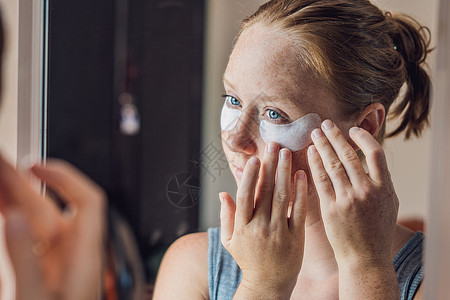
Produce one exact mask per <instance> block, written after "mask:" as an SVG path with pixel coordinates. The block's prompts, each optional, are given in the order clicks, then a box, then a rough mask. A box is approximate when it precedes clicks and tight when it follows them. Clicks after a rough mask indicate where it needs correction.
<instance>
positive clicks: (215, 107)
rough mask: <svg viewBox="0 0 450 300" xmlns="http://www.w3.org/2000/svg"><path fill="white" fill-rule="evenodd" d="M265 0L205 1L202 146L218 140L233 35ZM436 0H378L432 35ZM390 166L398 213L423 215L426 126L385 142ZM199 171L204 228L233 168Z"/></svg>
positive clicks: (229, 184)
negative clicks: (419, 134) (407, 137)
mask: <svg viewBox="0 0 450 300" xmlns="http://www.w3.org/2000/svg"><path fill="white" fill-rule="evenodd" d="M264 2H265V0H251V1H250V0H247V1H245V0H241V1H239V0H209V1H207V19H206V26H207V28H206V41H205V43H206V44H205V54H206V61H205V73H204V75H205V90H204V99H205V101H204V104H203V105H204V116H203V136H202V137H203V147H206V146H207V145H208V144H210V143H213V144H214V145H215V146H221V143H220V138H219V122H218V119H219V113H220V109H221V105H222V102H221V101H220V95H221V94H223V86H222V81H221V79H222V75H223V72H224V71H225V67H226V64H227V60H228V56H229V54H230V52H231V45H232V41H233V38H234V36H235V34H236V32H237V30H238V25H239V23H240V20H242V18H243V17H245V16H247V15H249V14H251V13H253V12H254V11H255V10H256V9H257V7H258V6H259V5H260V4H262V3H264ZM437 2H438V1H437V0H429V1H423V0H376V1H374V3H376V4H377V5H379V7H380V8H382V9H385V10H391V11H398V12H403V13H407V14H409V15H411V16H413V17H416V18H417V19H418V20H419V21H420V22H422V24H424V25H426V26H428V27H430V29H431V31H432V37H433V36H434V37H435V36H436V25H437V24H436V17H435V16H436V15H437ZM385 149H386V153H387V156H388V161H389V166H390V170H391V173H392V177H393V181H394V184H395V186H396V190H397V194H398V196H399V198H400V202H401V205H400V212H399V214H400V218H401V217H406V216H419V217H422V216H423V215H424V211H425V208H426V198H427V191H428V180H427V176H428V174H427V170H428V168H427V165H428V157H429V154H428V153H429V151H430V134H429V130H428V131H427V132H426V133H425V135H424V136H423V138H421V139H419V140H417V139H415V140H413V141H409V142H404V141H403V139H402V138H397V139H393V140H389V141H387V142H386V144H385ZM215 175H216V179H215V180H214V179H213V178H212V176H210V175H205V176H203V177H202V183H203V193H202V199H201V202H200V203H201V205H200V215H201V220H200V225H201V228H202V229H205V228H207V227H209V226H217V225H219V201H218V196H217V195H218V193H219V192H222V191H227V192H230V194H231V195H233V194H234V193H235V183H234V179H233V177H232V175H231V173H230V172H229V171H228V172H226V173H225V174H223V175H221V176H218V174H215Z"/></svg>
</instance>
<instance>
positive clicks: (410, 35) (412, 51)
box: [387, 15, 432, 139]
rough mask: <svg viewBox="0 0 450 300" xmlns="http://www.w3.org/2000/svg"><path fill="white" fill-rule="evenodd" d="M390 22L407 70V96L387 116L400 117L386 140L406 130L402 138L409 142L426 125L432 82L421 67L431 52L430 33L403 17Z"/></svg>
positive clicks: (415, 22) (396, 47)
mask: <svg viewBox="0 0 450 300" xmlns="http://www.w3.org/2000/svg"><path fill="white" fill-rule="evenodd" d="M392 22H393V25H394V28H395V29H394V36H393V41H394V47H395V49H396V50H397V51H398V52H399V54H401V56H402V58H403V63H404V67H405V69H406V93H405V96H404V98H403V99H402V100H401V101H400V103H398V105H397V106H396V107H394V108H393V110H392V111H391V113H390V114H391V116H393V117H395V118H396V117H399V118H401V122H400V125H399V126H398V127H397V128H396V129H395V130H394V131H392V132H390V133H389V134H388V135H387V137H388V138H389V137H393V136H397V135H398V134H400V133H401V132H403V131H405V139H409V138H410V136H411V134H414V135H415V136H417V137H419V136H420V134H421V133H422V131H423V129H424V128H425V127H426V126H427V125H428V124H429V114H430V94H431V80H430V76H429V75H428V73H427V72H426V71H425V70H424V68H423V67H424V64H425V60H426V58H427V55H428V53H430V52H431V51H432V49H430V48H429V47H430V30H429V29H428V28H427V27H424V26H421V25H420V24H419V23H418V22H417V21H415V20H414V19H412V18H410V17H408V16H404V15H395V16H393V17H392Z"/></svg>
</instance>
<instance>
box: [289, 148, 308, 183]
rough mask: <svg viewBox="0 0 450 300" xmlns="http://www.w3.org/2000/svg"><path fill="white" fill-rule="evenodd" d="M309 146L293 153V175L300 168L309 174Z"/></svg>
mask: <svg viewBox="0 0 450 300" xmlns="http://www.w3.org/2000/svg"><path fill="white" fill-rule="evenodd" d="M307 149H308V148H306V149H303V150H300V151H296V152H293V153H292V176H294V175H295V172H297V171H298V170H303V171H305V172H306V174H309V167H308V161H307V157H306V151H307Z"/></svg>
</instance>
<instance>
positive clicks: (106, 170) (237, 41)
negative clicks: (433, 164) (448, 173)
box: [0, 0, 438, 299]
mask: <svg viewBox="0 0 450 300" xmlns="http://www.w3.org/2000/svg"><path fill="white" fill-rule="evenodd" d="M3 2H4V1H2V2H1V4H2V14H3V15H5V13H4V10H5V9H6V10H8V9H10V8H9V7H8V6H7V4H4V3H3ZM43 3H44V6H45V7H47V9H48V10H46V11H47V12H48V14H44V15H43V16H44V19H43V20H44V21H43V24H44V25H43V26H44V32H46V34H47V35H43V37H42V38H43V39H42V42H43V44H42V46H43V49H46V51H43V52H42V55H43V56H44V59H43V60H44V61H45V69H46V70H47V71H46V72H44V73H42V74H41V76H45V80H42V81H41V82H42V83H43V85H44V86H43V87H42V89H43V90H45V91H46V92H45V93H44V94H43V95H44V96H43V100H44V101H45V106H44V107H43V108H44V109H45V112H46V118H45V119H44V120H43V122H45V124H46V127H45V126H42V127H43V128H46V132H45V136H46V140H44V144H45V145H44V146H43V145H41V147H42V148H43V149H46V153H44V154H45V159H44V160H46V159H47V157H48V158H49V160H48V162H47V163H46V166H42V165H40V164H36V165H33V166H32V167H31V169H30V170H29V173H28V175H26V176H25V177H26V178H29V177H32V178H34V179H39V180H40V181H41V182H42V183H43V184H44V185H43V186H42V188H41V191H36V189H35V188H33V187H32V186H30V185H29V183H28V182H27V180H25V179H24V176H20V174H19V173H18V172H16V171H15V170H14V168H13V167H12V166H11V165H10V163H9V162H8V160H9V161H10V160H11V159H13V160H14V153H15V151H16V150H14V149H12V150H11V148H10V147H9V148H8V147H7V146H3V147H4V148H7V149H8V150H6V151H5V152H6V155H3V156H6V157H7V158H6V159H5V158H1V160H0V170H1V171H0V176H1V178H0V182H1V184H0V185H1V186H0V193H1V195H0V200H1V201H2V202H1V210H2V214H3V215H4V218H5V220H6V225H5V226H6V227H5V228H6V229H5V235H6V237H5V238H6V241H7V249H6V251H8V252H9V254H10V256H11V261H12V266H13V268H14V269H15V271H16V274H17V281H16V286H17V296H18V297H19V298H20V299H29V297H36V295H38V296H40V297H42V298H43V299H47V298H48V297H56V298H58V297H60V298H61V297H62V298H63V299H66V297H67V298H74V299H87V298H89V299H90V298H96V297H97V296H98V297H102V298H105V299H146V298H149V299H150V298H152V297H154V298H155V299H179V298H196V299H197V298H205V299H210V298H211V299H231V298H233V297H234V298H236V299H238V298H245V299H246V298H258V299H262V298H264V297H270V298H291V299H297V298H301V297H305V295H308V296H307V298H312V299H316V298H326V299H333V298H339V297H342V298H363V299H366V298H367V299H371V297H372V298H373V297H378V298H383V299H391V298H392V299H397V298H399V296H400V297H401V298H402V299H403V298H405V299H421V297H422V288H423V287H422V285H421V282H422V280H423V271H422V269H423V266H422V255H423V254H422V253H423V252H422V251H423V250H422V243H423V238H424V234H423V231H424V222H423V211H424V207H425V203H426V200H427V199H426V190H427V186H426V178H425V176H426V174H418V173H421V172H420V171H417V170H418V169H426V159H425V155H424V152H426V151H428V144H429V138H428V131H427V128H428V123H429V113H430V91H431V79H430V78H431V75H432V71H431V70H432V66H431V68H430V63H431V61H430V54H431V49H432V48H433V47H434V46H435V45H436V43H435V40H434V37H435V36H436V35H435V34H434V33H435V28H434V26H433V25H434V22H435V20H434V15H435V13H436V12H437V5H438V3H437V1H434V2H433V4H432V5H424V4H423V3H414V4H411V5H409V4H408V5H406V2H405V1H400V0H399V1H396V2H394V3H393V4H389V5H388V4H387V3H384V2H383V1H375V2H374V3H371V2H369V1H350V0H348V1H325V0H323V1H322V0H318V1H302V0H292V1H288V0H280V1H269V2H267V3H265V1H262V0H261V1H256V0H255V1H247V2H245V4H244V3H242V2H240V1H209V2H204V1H152V2H148V1H126V0H116V1H115V3H110V2H108V1H104V2H103V1H97V2H96V3H91V2H85V1H82V2H79V1H78V2H74V3H61V2H58V3H56V2H52V1H50V2H45V1H44V2H43ZM264 3H265V4H264ZM408 3H409V2H408ZM416 4H417V6H415V5H416ZM260 5H262V6H260ZM88 6H89V9H87V7H88ZM19 8H20V7H19ZM258 8H259V9H258ZM397 12H402V13H406V14H405V15H404V14H400V13H397ZM19 17H20V15H19ZM7 21H8V22H11V23H13V21H14V20H7ZM19 21H20V19H19ZM4 23H5V21H4ZM429 28H430V29H429ZM6 29H9V28H8V27H6ZM431 38H433V39H431ZM7 49H8V48H7ZM8 58H9V57H8ZM431 58H432V56H431ZM7 72H8V71H6V70H5V66H4V68H3V74H6V73H7ZM4 82H5V81H4ZM9 84H10V83H9V82H8V83H7V85H9ZM4 88H5V89H6V90H8V86H7V87H5V86H4ZM221 95H223V96H222V97H221ZM4 101H5V100H4ZM2 109H3V112H2V114H5V112H4V111H5V108H4V107H3V108H2ZM6 109H7V108H6ZM19 122H20V120H19ZM19 134H20V133H19ZM419 137H422V140H420V139H418V138H419ZM413 150H415V151H413ZM2 151H3V150H2ZM10 153H12V154H10ZM50 158H51V159H50ZM55 159H57V160H55ZM403 159H404V160H403ZM412 160H414V161H415V163H414V164H411V161H412ZM65 161H67V162H69V163H70V164H68V163H66V162H65ZM405 164H406V166H405ZM412 165H414V166H412ZM74 166H75V167H74ZM19 167H20V166H19ZM411 167H415V169H411ZM23 168H25V167H23ZM80 170H81V171H80ZM422 173H424V172H422ZM420 176H423V177H420ZM413 187H414V188H415V189H413ZM42 195H44V196H45V197H42ZM5 255H6V253H5ZM5 255H4V256H5ZM30 266H31V269H32V270H34V271H33V272H31V273H29V272H25V270H29V269H30ZM67 270H71V271H70V272H67ZM4 273H5V274H6V273H7V272H4ZM87 274H89V276H87ZM3 277H7V276H6V275H4V276H3ZM35 278H38V280H34V279H35ZM31 279H33V280H34V281H33V282H34V283H33V284H32V285H31V286H30V288H27V289H25V288H24V287H25V286H28V285H29V281H30V280H31ZM2 282H5V281H2ZM11 285H13V284H12V283H9V284H3V283H2V287H4V286H11ZM2 293H4V289H3V288H2ZM3 295H4V294H3ZM49 295H50V296H49ZM269 295H270V296H269ZM408 297H409V298H408ZM5 299H8V298H5ZM33 299H36V298H33Z"/></svg>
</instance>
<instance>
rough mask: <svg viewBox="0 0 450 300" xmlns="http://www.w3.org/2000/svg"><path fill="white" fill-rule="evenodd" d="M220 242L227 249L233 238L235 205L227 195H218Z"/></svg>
mask: <svg viewBox="0 0 450 300" xmlns="http://www.w3.org/2000/svg"><path fill="white" fill-rule="evenodd" d="M219 198H220V240H221V241H222V245H223V246H224V247H225V248H227V246H228V243H229V241H230V240H231V238H232V237H233V231H234V218H235V213H236V205H235V203H234V201H233V199H232V198H231V196H230V195H229V194H228V193H220V194H219Z"/></svg>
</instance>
